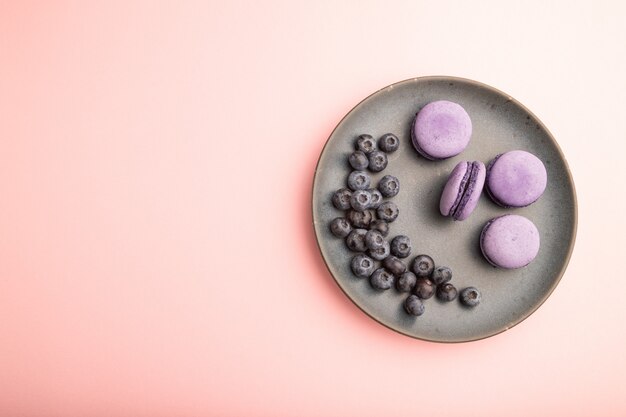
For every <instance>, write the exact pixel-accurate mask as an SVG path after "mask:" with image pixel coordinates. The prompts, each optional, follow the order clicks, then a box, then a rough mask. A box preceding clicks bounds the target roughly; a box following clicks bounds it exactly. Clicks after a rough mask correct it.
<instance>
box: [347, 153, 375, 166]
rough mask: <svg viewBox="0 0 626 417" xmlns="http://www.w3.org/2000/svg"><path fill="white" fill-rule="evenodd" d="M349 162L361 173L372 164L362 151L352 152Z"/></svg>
mask: <svg viewBox="0 0 626 417" xmlns="http://www.w3.org/2000/svg"><path fill="white" fill-rule="evenodd" d="M348 162H350V165H351V166H352V168H354V169H356V170H359V171H363V170H364V169H366V168H367V166H368V165H369V163H370V162H369V160H368V159H367V155H365V154H364V153H363V152H361V151H355V152H352V153H351V154H350V156H349V157H348Z"/></svg>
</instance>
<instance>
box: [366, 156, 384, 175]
mask: <svg viewBox="0 0 626 417" xmlns="http://www.w3.org/2000/svg"><path fill="white" fill-rule="evenodd" d="M367 159H369V165H368V168H369V170H370V171H372V172H380V171H382V170H383V169H385V168H387V154H386V153H384V152H381V151H373V152H372V153H370V154H369V155H367Z"/></svg>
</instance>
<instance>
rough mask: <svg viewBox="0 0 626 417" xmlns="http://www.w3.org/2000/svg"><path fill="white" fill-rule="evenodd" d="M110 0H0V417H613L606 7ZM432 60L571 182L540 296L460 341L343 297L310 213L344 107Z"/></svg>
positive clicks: (615, 57) (615, 293)
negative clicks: (524, 110) (530, 118)
mask: <svg viewBox="0 0 626 417" xmlns="http://www.w3.org/2000/svg"><path fill="white" fill-rule="evenodd" d="M100 3H102V2H100ZM106 3H107V4H108V5H107V6H103V5H101V4H100V5H99V4H98V3H96V2H92V3H91V4H89V3H86V2H32V3H30V2H15V3H14V4H12V3H10V2H2V3H0V144H1V147H0V197H1V203H0V415H2V416H129V415H133V416H169V415H177V416H241V415H246V416H269V415H272V416H319V415H325V416H361V417H366V416H380V415H399V416H406V415H429V416H444V415H445V416H467V415H481V416H502V415H506V416H513V417H514V416H528V415H545V416H548V415H550V416H554V415H563V416H565V415H567V416H588V415H607V416H608V415H611V416H616V415H626V396H624V395H623V394H624V392H625V390H626V359H624V355H623V348H624V346H625V345H626V326H624V323H625V319H626V307H625V306H626V304H625V303H624V302H623V298H624V294H625V293H626V281H625V280H624V272H623V270H622V268H621V267H622V262H621V260H622V259H623V246H624V245H623V235H624V232H626V221H625V220H624V216H623V215H622V214H621V211H622V207H623V203H625V202H626V201H625V198H624V193H623V192H621V191H620V192H617V193H616V191H615V190H616V189H615V183H616V182H619V181H622V182H623V181H624V180H625V179H626V178H625V175H624V170H623V160H622V159H623V155H624V154H625V153H626V145H625V143H626V142H625V141H624V137H625V136H626V135H625V134H626V131H625V128H624V123H623V120H624V117H623V112H624V105H623V97H624V96H625V95H626V82H625V77H624V74H625V73H626V59H625V57H624V54H623V47H624V45H626V30H625V29H624V26H623V22H624V20H626V9H625V8H624V6H622V5H621V3H620V2H609V1H604V2H584V3H582V2H581V3H580V4H574V3H572V2H565V1H563V2H555V3H551V5H550V6H548V5H546V4H545V2H542V1H535V2H532V1H531V2H523V3H518V2H514V3H511V4H509V5H505V4H503V3H505V2H495V1H494V2H485V3H481V5H484V6H482V7H477V6H476V5H475V4H474V2H458V3H455V4H453V3H450V2H446V1H442V2H416V1H402V2H395V3H390V2H375V1H358V2H357V1H350V2H332V1H322V2H311V3H300V4H296V3H294V2H287V1H284V2H281V1H269V2H247V3H244V2H219V3H218V2H215V1H209V2H191V1H188V2H161V3H157V2H143V3H141V2H132V3H128V2H113V3H109V2H106ZM507 3H508V2H507ZM592 3H593V4H592ZM432 74H449V75H456V76H464V77H468V78H473V79H476V80H479V81H482V82H485V83H487V84H491V85H493V86H495V87H497V88H500V89H502V90H503V91H506V92H507V93H509V94H511V95H512V96H513V97H515V98H517V99H519V100H520V101H521V102H522V103H524V104H525V105H527V106H528V107H529V108H531V109H532V110H533V111H534V112H535V113H536V114H537V115H538V116H539V117H540V118H541V119H542V120H543V121H544V122H545V123H546V125H547V126H548V127H549V128H550V129H551V131H552V133H553V134H554V135H555V136H556V138H557V139H558V140H559V143H560V144H561V146H562V148H563V151H564V152H565V154H566V155H567V157H568V160H569V163H570V166H571V168H572V171H573V174H574V177H575V180H576V186H577V191H578V197H579V209H580V217H579V231H578V241H577V245H576V249H575V252H574V256H573V258H572V260H571V263H570V267H569V269H568V271H567V273H566V275H565V276H564V278H563V280H562V282H561V284H560V285H559V287H558V288H557V290H556V291H555V292H554V293H553V295H552V297H551V298H550V299H549V300H548V301H547V302H546V303H545V304H544V305H543V306H542V307H541V308H540V309H539V310H538V311H537V312H536V313H535V314H534V315H533V316H531V317H530V318H529V319H528V320H526V321H525V322H523V323H522V324H521V325H519V326H517V327H515V328H513V329H511V330H509V331H507V332H505V333H503V334H501V335H499V336H496V337H493V338H490V339H487V340H483V341H479V342H474V343H469V344H461V345H441V344H433V343H427V342H421V341H418V340H413V339H410V338H407V337H405V336H401V335H399V334H396V333H394V332H392V331H390V330H388V329H386V328H384V327H382V326H380V325H379V324H377V323H375V322H374V321H373V320H371V319H369V318H368V317H367V316H365V315H364V314H363V313H362V312H361V311H360V310H358V309H357V308H356V307H355V306H354V305H352V304H351V302H350V301H349V300H348V299H347V298H346V297H345V296H344V295H343V294H342V293H341V291H340V290H339V289H338V287H337V286H336V285H335V283H334V282H333V281H332V278H331V277H330V275H329V273H328V272H327V270H326V269H325V267H324V264H323V262H322V260H321V257H320V255H319V253H318V251H317V248H316V245H315V241H314V236H313V231H312V227H311V217H310V213H309V212H310V210H309V206H310V195H309V194H310V189H311V184H312V177H313V171H314V167H315V163H316V159H317V157H318V155H319V152H320V151H321V149H322V146H323V144H324V142H325V140H326V138H327V137H328V135H329V134H330V132H331V131H332V128H333V127H334V126H335V124H336V123H337V122H338V121H339V120H340V118H341V117H342V116H343V115H344V114H345V113H346V112H347V111H348V110H350V108H351V107H352V106H353V105H354V104H356V103H357V102H358V101H359V100H361V99H362V98H364V97H365V96H366V95H368V94H370V93H371V92H373V91H375V90H377V89H378V88H381V87H384V86H385V85H387V84H390V83H392V82H395V81H399V80H402V79H406V78H410V77H414V76H420V75H432ZM590 144H602V145H603V146H599V147H595V146H590ZM607 149H608V150H610V152H606V150H607ZM609 199H610V200H609ZM234 231H237V232H236V233H235V232H234ZM468 409H469V410H470V411H468Z"/></svg>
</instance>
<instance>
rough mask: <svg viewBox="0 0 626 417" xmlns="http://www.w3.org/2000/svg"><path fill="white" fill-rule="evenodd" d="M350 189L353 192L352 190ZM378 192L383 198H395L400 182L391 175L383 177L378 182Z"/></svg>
mask: <svg viewBox="0 0 626 417" xmlns="http://www.w3.org/2000/svg"><path fill="white" fill-rule="evenodd" d="M350 188H351V189H353V190H354V188H352V187H350ZM378 191H380V193H381V194H382V195H383V196H384V197H395V196H396V195H398V193H399V192H400V181H398V179H397V178H396V177H394V176H393V175H385V176H384V177H382V178H381V179H380V181H379V182H378Z"/></svg>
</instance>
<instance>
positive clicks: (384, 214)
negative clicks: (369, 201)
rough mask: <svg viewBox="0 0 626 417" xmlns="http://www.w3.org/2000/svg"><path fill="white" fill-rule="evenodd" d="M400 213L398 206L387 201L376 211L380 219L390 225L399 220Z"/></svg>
mask: <svg viewBox="0 0 626 417" xmlns="http://www.w3.org/2000/svg"><path fill="white" fill-rule="evenodd" d="M399 213H400V211H399V210H398V206H396V205H395V203H393V202H392V201H385V202H384V203H382V204H381V205H380V206H379V207H378V209H377V210H376V214H377V215H378V218H379V219H381V220H384V221H386V222H388V223H391V222H392V221H394V220H395V219H397V218H398V214H399Z"/></svg>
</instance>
